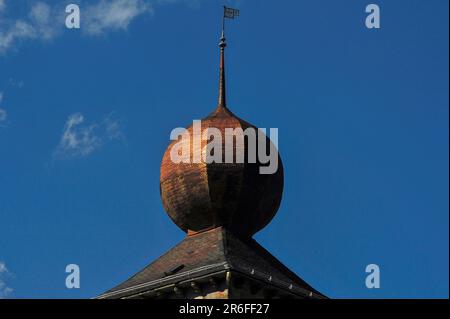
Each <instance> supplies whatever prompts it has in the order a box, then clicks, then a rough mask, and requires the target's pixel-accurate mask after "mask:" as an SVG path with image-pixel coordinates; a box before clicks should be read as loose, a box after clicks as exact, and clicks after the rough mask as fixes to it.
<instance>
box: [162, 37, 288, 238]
mask: <svg viewBox="0 0 450 319" xmlns="http://www.w3.org/2000/svg"><path fill="white" fill-rule="evenodd" d="M219 46H220V80H219V98H218V106H217V108H216V109H215V111H214V112H212V113H211V114H210V115H209V116H207V117H206V118H204V119H203V120H202V121H201V130H200V131H199V130H196V129H194V127H193V126H190V127H189V128H187V132H189V137H190V141H195V140H196V139H197V141H200V142H198V143H193V142H191V143H190V144H189V148H190V155H189V156H190V161H189V163H184V162H181V163H175V162H174V161H173V160H172V158H171V151H172V148H173V147H174V146H175V145H176V143H178V142H179V141H173V142H172V143H171V144H170V145H169V146H168V148H167V150H166V152H165V154H164V156H163V160H162V164H161V176H160V191H161V198H162V202H163V206H164V209H165V210H166V212H167V214H168V215H169V216H170V218H171V219H172V220H173V222H174V223H175V224H176V225H178V227H180V228H181V229H182V230H183V231H185V232H187V233H188V235H190V234H195V233H199V232H202V231H205V230H210V229H213V228H216V227H220V226H222V227H224V228H225V229H227V230H229V231H231V232H233V233H234V234H235V235H237V236H240V237H252V236H253V235H254V234H255V233H256V232H258V231H259V230H261V229H262V228H264V227H265V226H266V225H267V224H268V223H269V222H270V221H271V220H272V218H273V217H274V216H275V214H276V212H277V210H278V208H279V205H280V202H281V197H282V193H283V183H284V175H283V165H282V162H281V159H280V157H279V155H278V153H277V154H276V157H278V169H277V170H276V172H275V173H274V174H261V173H260V167H262V166H267V164H262V163H261V162H260V161H259V159H258V156H256V162H255V161H252V160H249V155H248V154H249V153H248V151H249V139H248V138H247V137H245V139H244V143H243V144H241V146H242V145H243V147H244V149H243V150H242V149H238V148H239V145H238V143H236V141H235V143H233V150H234V153H236V152H237V151H241V152H243V154H245V156H244V161H243V162H242V161H241V162H239V161H237V160H236V158H233V161H232V163H229V161H228V163H227V161H225V160H222V161H219V162H211V163H208V161H203V160H201V161H195V160H193V157H194V156H195V155H194V154H195V153H196V152H203V153H204V152H205V151H204V150H205V149H206V145H207V144H208V142H209V141H208V140H203V139H202V138H201V137H202V134H204V132H205V130H209V129H212V128H216V129H218V130H219V131H220V132H221V135H222V136H225V135H226V134H225V129H226V128H227V129H242V130H243V131H245V130H246V129H247V128H253V129H254V130H255V132H258V129H257V128H256V127H255V126H253V125H252V124H249V123H247V122H246V121H244V120H242V119H240V118H239V117H237V116H236V115H234V114H233V113H232V112H231V111H230V110H229V109H228V107H227V105H226V94H225V59H224V55H225V54H224V51H225V47H226V42H225V37H224V34H223V32H222V38H221V42H220V44H219ZM259 138H264V139H265V141H264V142H261V141H259V140H258V139H259ZM236 139H237V138H236ZM256 141H257V143H256V154H257V148H258V145H260V143H258V142H261V145H265V146H266V150H269V149H270V148H269V147H272V149H273V150H275V151H276V148H274V146H273V144H272V142H271V141H270V139H269V138H268V137H267V136H265V135H263V134H261V135H259V134H256ZM225 149H226V146H225V139H222V156H223V159H225ZM197 154H198V153H197ZM234 156H235V157H236V155H234Z"/></svg>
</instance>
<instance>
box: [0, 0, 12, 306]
mask: <svg viewBox="0 0 450 319" xmlns="http://www.w3.org/2000/svg"><path fill="white" fill-rule="evenodd" d="M0 1H1V0H0ZM0 4H1V2H0ZM0 8H1V7H0ZM9 275H10V272H9V270H8V268H6V264H5V263H4V262H2V261H0V299H3V298H6V297H7V296H8V295H9V294H11V292H12V291H13V289H12V288H10V287H8V286H7V285H6V282H5V278H6V277H8V276H9Z"/></svg>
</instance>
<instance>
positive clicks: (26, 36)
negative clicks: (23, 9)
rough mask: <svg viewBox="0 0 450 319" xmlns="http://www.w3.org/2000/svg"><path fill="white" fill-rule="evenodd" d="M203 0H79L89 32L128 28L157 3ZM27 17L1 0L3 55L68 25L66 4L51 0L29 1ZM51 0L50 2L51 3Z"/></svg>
mask: <svg viewBox="0 0 450 319" xmlns="http://www.w3.org/2000/svg"><path fill="white" fill-rule="evenodd" d="M200 1H201V0H89V1H87V0H80V1H79V5H80V9H81V30H82V32H83V33H84V34H86V35H89V36H98V35H102V34H105V33H107V32H110V31H123V30H127V29H128V27H129V25H130V24H131V23H132V22H133V21H134V20H135V19H136V18H138V17H140V16H143V15H145V14H147V15H151V14H153V13H154V9H155V7H157V6H163V5H167V4H175V3H184V4H187V5H189V6H194V7H195V6H198V4H199V3H200ZM27 2H28V3H29V4H28V5H29V7H27V12H28V14H27V15H26V16H25V17H15V18H12V17H8V16H7V13H8V14H9V13H10V12H9V11H8V8H7V5H6V4H7V1H6V0H0V55H2V54H5V53H6V52H8V51H10V50H13V49H14V48H15V47H16V46H17V44H19V43H20V42H23V41H26V40H41V41H48V40H52V39H54V38H56V37H58V36H59V35H61V34H63V30H64V29H65V18H66V12H65V5H67V4H69V2H70V1H69V0H65V1H61V2H60V3H58V4H55V2H56V1H55V2H52V1H50V0H44V1H27ZM49 3H51V5H50V4H49Z"/></svg>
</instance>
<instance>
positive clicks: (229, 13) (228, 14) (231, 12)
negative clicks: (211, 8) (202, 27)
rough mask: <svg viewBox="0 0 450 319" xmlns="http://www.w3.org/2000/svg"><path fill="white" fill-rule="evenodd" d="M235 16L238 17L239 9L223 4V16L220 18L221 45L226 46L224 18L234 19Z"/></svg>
mask: <svg viewBox="0 0 450 319" xmlns="http://www.w3.org/2000/svg"><path fill="white" fill-rule="evenodd" d="M235 17H239V10H238V9H233V8H228V7H227V6H223V18H222V39H221V42H220V44H221V46H222V45H223V46H224V47H225V46H226V44H225V19H234V18H235Z"/></svg>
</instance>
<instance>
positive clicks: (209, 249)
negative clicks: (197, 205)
mask: <svg viewBox="0 0 450 319" xmlns="http://www.w3.org/2000/svg"><path fill="white" fill-rule="evenodd" d="M227 270H231V271H235V272H238V273H241V274H243V275H247V276H250V277H252V278H255V279H256V280H262V281H266V282H270V283H271V284H273V285H276V286H279V287H280V288H285V289H289V290H291V291H294V292H295V291H296V292H297V293H299V292H300V293H302V294H305V295H307V296H310V297H318V298H320V297H323V295H321V294H320V293H319V292H317V291H316V290H315V289H313V288H312V287H311V286H310V285H308V284H307V283H306V282H305V281H304V280H302V279H301V278H300V277H298V276H297V275H296V274H295V273H293V272H292V271H290V270H289V269H288V268H287V267H286V266H284V265H283V264H282V263H281V262H280V261H278V260H277V259H276V258H275V257H274V256H272V255H271V254H270V253H269V252H268V251H267V250H265V249H264V248H263V247H262V246H261V245H259V244H258V243H257V242H256V241H255V240H254V239H240V238H238V237H237V236H235V235H234V234H233V233H231V232H229V231H227V230H226V229H225V228H222V227H218V228H215V229H212V230H209V231H205V232H202V233H198V234H195V235H192V236H187V237H186V238H185V239H183V240H182V241H181V242H180V243H179V244H178V245H176V246H175V247H173V248H172V249H171V250H169V251H168V252H167V253H165V254H164V255H162V256H161V257H160V258H158V259H157V260H155V261H154V262H152V263H151V264H149V265H148V266H146V267H145V268H144V269H142V270H141V271H139V272H138V273H137V274H135V275H134V276H132V277H131V278H129V279H127V280H126V281H124V282H123V283H121V284H119V285H118V286H116V287H115V288H113V289H111V290H109V291H107V292H106V293H104V294H103V295H101V296H99V298H121V297H126V296H130V295H133V294H136V293H140V292H144V291H148V290H151V289H155V288H158V287H162V286H167V285H170V284H176V283H177V282H181V281H184V280H188V279H192V280H193V279H195V278H197V277H200V276H205V275H208V274H214V273H217V272H221V271H222V272H223V271H227Z"/></svg>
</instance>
